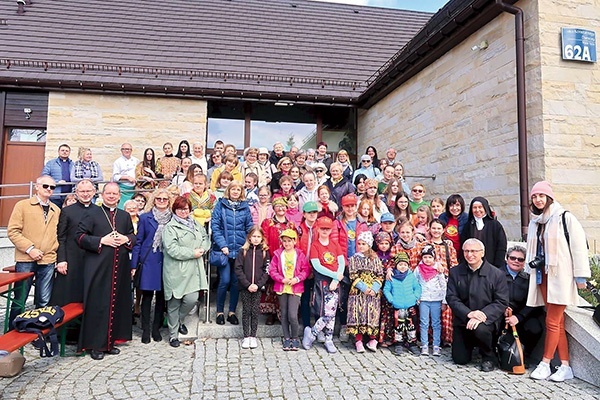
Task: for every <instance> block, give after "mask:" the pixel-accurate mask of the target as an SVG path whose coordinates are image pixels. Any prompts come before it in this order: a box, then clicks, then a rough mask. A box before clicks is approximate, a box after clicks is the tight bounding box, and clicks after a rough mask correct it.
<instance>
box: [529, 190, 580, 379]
mask: <svg viewBox="0 0 600 400" xmlns="http://www.w3.org/2000/svg"><path fill="white" fill-rule="evenodd" d="M530 198H531V205H530V209H531V212H532V213H533V215H532V218H531V222H530V223H529V230H528V232H527V257H526V265H527V268H529V269H530V270H531V271H530V272H531V275H530V279H529V294H528V297H527V305H528V306H532V307H536V306H544V305H545V306H546V338H545V341H544V356H543V358H542V361H541V362H540V363H539V364H538V366H537V368H536V369H535V370H534V371H533V372H532V373H531V378H533V379H538V380H545V379H550V380H552V381H555V382H562V381H564V380H565V379H572V378H573V370H572V369H571V367H570V366H569V347H568V344H567V335H566V333H565V316H564V312H565V309H566V307H567V306H568V305H577V303H578V294H577V288H578V287H579V288H583V287H585V281H586V279H585V278H589V277H590V276H591V271H590V264H589V259H588V249H587V245H586V239H585V233H584V231H583V228H582V226H581V224H580V223H579V221H577V219H576V218H575V216H574V215H573V214H572V213H570V212H568V211H565V209H564V208H563V207H562V206H561V205H560V204H559V203H558V201H556V199H555V197H554V192H553V191H552V187H551V186H550V184H549V183H548V182H546V181H541V182H538V183H536V184H535V185H533V188H532V189H531V195H530ZM557 350H558V356H559V358H560V360H561V366H560V367H559V368H558V369H557V370H556V372H554V373H552V371H551V370H550V360H551V359H552V358H553V356H554V353H555V352H556V351H557Z"/></svg>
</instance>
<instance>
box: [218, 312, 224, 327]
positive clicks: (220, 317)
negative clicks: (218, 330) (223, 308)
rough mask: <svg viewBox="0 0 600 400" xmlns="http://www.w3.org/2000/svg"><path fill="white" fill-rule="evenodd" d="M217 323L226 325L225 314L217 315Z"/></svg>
mask: <svg viewBox="0 0 600 400" xmlns="http://www.w3.org/2000/svg"><path fill="white" fill-rule="evenodd" d="M217 325H225V316H224V315H223V314H218V315H217Z"/></svg>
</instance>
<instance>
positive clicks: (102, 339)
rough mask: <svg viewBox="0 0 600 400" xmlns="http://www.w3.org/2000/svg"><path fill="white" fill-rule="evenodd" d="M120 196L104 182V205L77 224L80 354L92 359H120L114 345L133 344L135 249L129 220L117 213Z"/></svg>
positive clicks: (125, 214)
mask: <svg viewBox="0 0 600 400" xmlns="http://www.w3.org/2000/svg"><path fill="white" fill-rule="evenodd" d="M119 198H120V191H119V186H118V185H117V184H116V183H112V182H111V183H107V184H106V185H105V186H104V189H103V191H102V202H103V204H102V206H100V207H96V208H92V209H90V210H89V211H88V212H87V213H86V215H85V216H84V217H83V219H82V221H81V222H80V223H79V227H78V230H77V235H76V236H77V243H78V244H79V246H80V247H81V248H82V249H84V250H86V254H85V268H84V271H83V306H84V311H83V323H82V327H81V334H80V336H79V346H78V347H79V350H80V351H83V350H90V351H91V356H92V358H93V359H96V360H99V359H102V358H104V353H108V354H118V353H119V349H117V348H115V347H114V344H115V341H117V340H119V341H120V340H131V306H132V303H131V271H132V270H131V266H130V260H129V251H130V250H131V248H132V247H133V245H134V244H135V235H134V233H133V224H132V222H131V217H130V216H129V214H128V213H126V212H125V211H123V210H121V209H118V208H116V207H117V204H118V203H119Z"/></svg>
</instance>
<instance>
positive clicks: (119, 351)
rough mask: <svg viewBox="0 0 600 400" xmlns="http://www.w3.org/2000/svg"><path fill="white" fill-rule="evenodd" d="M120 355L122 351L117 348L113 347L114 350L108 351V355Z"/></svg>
mask: <svg viewBox="0 0 600 400" xmlns="http://www.w3.org/2000/svg"><path fill="white" fill-rule="evenodd" d="M119 353H121V350H119V349H117V348H116V347H113V348H112V349H110V350H107V351H106V354H112V355H117V354H119Z"/></svg>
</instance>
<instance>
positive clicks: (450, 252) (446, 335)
mask: <svg viewBox="0 0 600 400" xmlns="http://www.w3.org/2000/svg"><path fill="white" fill-rule="evenodd" d="M430 244H432V245H433V246H434V247H435V261H436V262H439V263H440V264H441V265H442V266H443V267H444V275H445V276H446V279H447V278H448V271H449V269H450V268H452V267H455V266H456V265H457V264H458V260H457V257H456V249H455V248H454V246H452V244H448V243H446V242H445V241H444V242H441V243H430ZM452 334H453V329H452V310H451V309H450V307H446V311H443V312H442V343H444V344H452Z"/></svg>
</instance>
